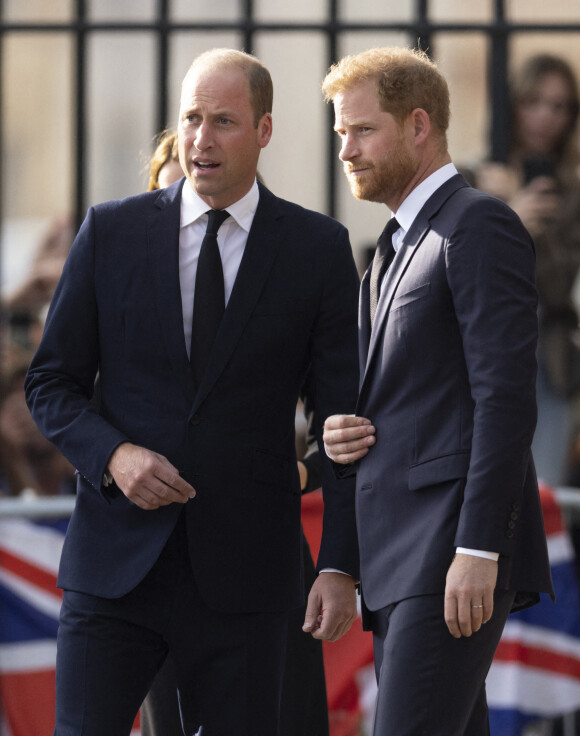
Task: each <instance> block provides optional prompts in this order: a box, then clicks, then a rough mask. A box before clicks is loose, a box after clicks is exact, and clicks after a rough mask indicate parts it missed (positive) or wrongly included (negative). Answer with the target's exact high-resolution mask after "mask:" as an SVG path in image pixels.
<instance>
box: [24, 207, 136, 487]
mask: <svg viewBox="0 0 580 736" xmlns="http://www.w3.org/2000/svg"><path fill="white" fill-rule="evenodd" d="M94 233H95V213H94V210H93V209H92V208H91V209H90V210H89V212H88V214H87V217H86V219H85V221H84V223H83V225H82V226H81V229H80V230H79V233H78V235H77V237H76V239H75V242H74V243H73V246H72V249H71V252H70V254H69V257H68V259H67V262H66V264H65V267H64V269H63V273H62V276H61V279H60V282H59V284H58V287H57V289H56V291H55V294H54V297H53V300H52V303H51V307H50V310H49V313H48V317H47V320H46V325H45V329H44V334H43V337H42V340H41V342H40V345H39V348H38V350H37V352H36V355H35V356H34V358H33V360H32V362H31V365H30V368H29V371H28V375H27V377H26V382H25V391H26V400H27V403H28V407H29V409H30V412H31V414H32V416H33V417H34V419H35V421H36V423H37V424H38V427H39V429H40V430H41V432H42V433H43V434H44V435H45V436H46V437H47V438H48V439H49V440H50V441H51V442H53V443H54V444H55V445H56V447H58V449H59V450H60V451H61V452H62V453H63V455H64V456H65V457H67V458H68V459H69V460H70V462H71V463H72V464H73V465H74V466H75V468H76V469H77V470H78V471H79V472H80V473H81V475H83V476H84V477H85V478H86V479H87V480H88V481H89V482H90V483H91V484H92V485H93V486H94V487H95V488H96V489H101V483H102V478H103V474H104V471H105V469H106V465H107V462H108V459H109V457H110V455H111V453H112V452H113V450H114V449H115V447H117V445H119V444H120V443H121V442H124V441H126V440H127V437H125V436H124V435H123V434H122V433H121V432H119V431H117V430H116V429H115V428H114V427H113V426H111V424H109V423H108V422H107V421H106V420H105V419H104V418H102V417H101V416H100V415H99V414H98V412H97V410H96V407H95V404H94V403H93V401H92V397H93V393H94V385H95V379H96V376H97V373H98V370H99V319H98V307H97V298H96V289H95V274H94V263H95V257H94V251H95V235H94Z"/></svg>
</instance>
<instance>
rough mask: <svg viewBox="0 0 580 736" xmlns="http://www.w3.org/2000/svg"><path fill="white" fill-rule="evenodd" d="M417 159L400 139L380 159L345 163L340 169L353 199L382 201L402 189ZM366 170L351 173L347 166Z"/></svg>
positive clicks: (411, 175) (412, 172)
mask: <svg viewBox="0 0 580 736" xmlns="http://www.w3.org/2000/svg"><path fill="white" fill-rule="evenodd" d="M417 164H418V161H417V159H416V157H415V156H414V155H413V153H412V152H411V151H409V149H408V148H407V147H406V146H405V144H404V142H403V141H402V140H400V141H399V143H398V145H396V146H395V147H394V148H393V149H392V150H391V151H389V152H388V153H387V154H386V155H385V156H384V157H383V158H381V159H378V160H376V161H357V162H356V163H355V164H354V165H353V164H352V163H350V164H349V163H347V162H345V164H344V171H345V174H346V178H347V179H348V183H349V184H350V189H351V192H352V193H353V195H354V196H355V197H356V198H357V199H362V200H365V201H367V202H381V203H383V204H384V203H386V202H387V201H391V200H392V199H394V198H396V197H397V195H399V194H400V193H401V192H403V191H404V190H405V188H406V186H407V184H408V183H409V181H410V180H411V179H412V177H413V174H414V173H415V171H416V170H417ZM352 168H356V169H366V171H365V172H364V174H361V175H359V176H354V175H352V174H349V171H350V169H352Z"/></svg>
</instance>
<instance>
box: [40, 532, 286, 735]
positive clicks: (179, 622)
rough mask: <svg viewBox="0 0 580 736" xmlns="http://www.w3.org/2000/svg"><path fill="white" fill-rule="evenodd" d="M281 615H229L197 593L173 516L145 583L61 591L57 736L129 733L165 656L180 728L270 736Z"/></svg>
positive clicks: (274, 724) (275, 716)
mask: <svg viewBox="0 0 580 736" xmlns="http://www.w3.org/2000/svg"><path fill="white" fill-rule="evenodd" d="M287 621H288V615H287V614H286V613H280V614H278V613H276V614H272V613H267V614H266V613H265V614H261V613H259V614H230V613H221V612H218V611H213V610H211V609H210V608H208V606H207V605H206V604H205V602H204V601H203V600H202V599H201V597H200V595H199V592H198V590H197V587H196V585H195V582H194V578H193V574H192V571H191V567H190V564H189V558H188V554H187V539H186V536H185V526H184V524H183V523H182V521H180V522H179V523H178V525H177V527H176V530H175V532H174V533H173V535H172V536H171V537H170V539H169V541H168V543H167V545H166V546H165V548H164V550H163V552H162V554H161V555H160V557H159V560H158V561H157V563H156V564H155V565H154V566H153V568H152V569H151V570H150V572H149V573H148V575H147V576H146V577H145V578H144V580H143V581H142V582H141V583H140V584H139V585H138V586H137V587H136V588H134V589H133V590H132V591H131V592H130V593H128V594H127V595H125V596H123V597H122V598H119V599H114V600H111V599H103V598H98V597H95V596H90V595H85V594H82V593H74V592H69V591H66V592H65V594H64V598H63V605H62V609H61V619H60V626H59V632H58V643H57V673H56V728H55V732H54V733H55V736H104V735H105V734H106V736H129V734H130V731H131V727H132V724H133V721H134V719H135V716H136V715H137V712H138V710H139V707H140V705H141V703H142V701H143V698H144V697H145V695H146V694H147V692H148V690H149V688H150V686H151V683H152V681H153V679H154V677H155V675H156V673H157V671H158V670H159V669H160V667H161V666H162V664H163V662H164V661H165V658H166V656H167V655H168V653H169V654H170V655H171V658H172V662H173V664H174V667H175V675H176V680H177V686H178V688H179V695H180V702H181V706H182V715H183V720H184V733H185V734H186V736H192V735H193V734H194V733H196V731H197V730H198V728H199V726H200V725H203V728H204V731H203V733H204V736H232V734H240V735H242V734H243V736H276V735H277V734H278V721H279V705H280V693H281V686H282V673H283V663H284V655H285V646H286V630H287Z"/></svg>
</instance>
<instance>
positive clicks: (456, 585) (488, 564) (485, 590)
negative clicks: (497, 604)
mask: <svg viewBox="0 0 580 736" xmlns="http://www.w3.org/2000/svg"><path fill="white" fill-rule="evenodd" d="M496 582H497V562H495V561H494V560H487V559H484V558H482V557H474V556H473V555H464V554H457V555H455V557H454V558H453V562H452V563H451V565H450V566H449V570H448V571H447V581H446V585H445V622H446V624H447V628H448V629H449V632H450V633H451V635H452V636H454V637H455V638H456V639H460V638H461V637H462V636H471V634H472V633H474V632H476V631H479V629H480V628H481V625H482V624H485V623H487V622H488V621H489V619H490V618H491V615H492V613H493V591H494V590H495V584H496Z"/></svg>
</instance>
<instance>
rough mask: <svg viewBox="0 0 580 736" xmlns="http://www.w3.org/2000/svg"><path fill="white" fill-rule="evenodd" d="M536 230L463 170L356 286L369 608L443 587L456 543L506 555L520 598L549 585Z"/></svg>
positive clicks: (360, 507)
mask: <svg viewBox="0 0 580 736" xmlns="http://www.w3.org/2000/svg"><path fill="white" fill-rule="evenodd" d="M536 308H537V301H536V288H535V258H534V249H533V244H532V241H531V239H530V237H529V235H528V233H527V232H526V230H525V229H524V227H523V226H522V224H521V222H520V221H519V219H518V218H517V216H516V215H515V214H514V213H513V212H512V211H511V210H510V209H509V208H508V207H507V206H506V205H505V204H503V203H502V202H500V201H498V200H496V199H493V198H491V197H489V196H488V195H486V194H483V193H481V192H479V191H477V190H475V189H473V188H471V187H469V186H468V184H467V182H466V181H465V180H464V179H463V177H461V176H459V175H457V176H454V177H453V178H452V179H451V180H449V181H448V182H446V183H445V184H444V185H443V186H442V187H441V188H440V189H438V190H437V191H436V192H435V193H434V194H433V195H432V197H431V198H430V199H429V200H428V201H427V202H426V204H425V206H424V207H423V208H422V210H421V212H420V213H419V215H418V217H417V218H416V220H415V222H414V223H413V225H412V227H411V228H410V230H409V232H408V233H407V234H406V235H405V237H404V241H403V244H402V247H401V248H400V249H399V251H398V252H397V254H396V256H395V259H394V261H393V263H392V265H391V268H390V269H389V272H388V274H387V277H386V281H385V283H384V285H383V293H382V294H381V300H380V302H379V305H378V309H377V313H376V318H375V323H374V327H373V329H372V330H371V326H370V320H369V273H367V274H366V275H365V278H364V279H363V283H362V286H361V299H360V314H359V323H360V346H359V347H360V361H361V363H360V364H361V376H362V379H361V388H360V396H359V401H358V407H357V414H360V415H362V416H365V417H368V418H369V419H370V420H371V421H372V422H373V424H374V425H375V427H376V437H377V444H376V446H375V447H373V448H372V449H371V450H370V452H369V453H368V455H367V456H366V457H365V458H363V460H362V461H361V462H360V464H359V468H358V474H357V520H358V528H359V546H360V554H361V583H362V591H363V596H364V602H365V604H366V606H367V607H368V608H369V609H370V610H378V609H379V608H382V607H384V606H386V605H388V604H390V603H393V602H396V601H399V600H402V599H404V598H407V597H410V596H416V595H422V594H436V593H443V591H444V589H445V577H446V573H447V570H448V568H449V565H450V563H451V561H452V558H453V555H454V552H455V548H456V547H457V546H462V547H470V548H475V549H482V550H490V551H494V552H499V553H500V559H499V578H498V587H499V588H505V589H511V590H516V591H518V593H519V594H518V596H517V599H516V606H520V605H524V604H526V603H528V602H531V601H532V600H537V598H538V595H537V593H538V592H539V591H544V592H547V593H552V584H551V578H550V571H549V564H548V556H547V550H546V540H545V532H544V527H543V519H542V513H541V507H540V502H539V494H538V486H537V481H536V476H535V471H534V467H533V461H532V457H531V453H530V444H531V441H532V436H533V433H534V428H535V423H536V403H535V378H536V361H535V350H536V340H537V317H536Z"/></svg>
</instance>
